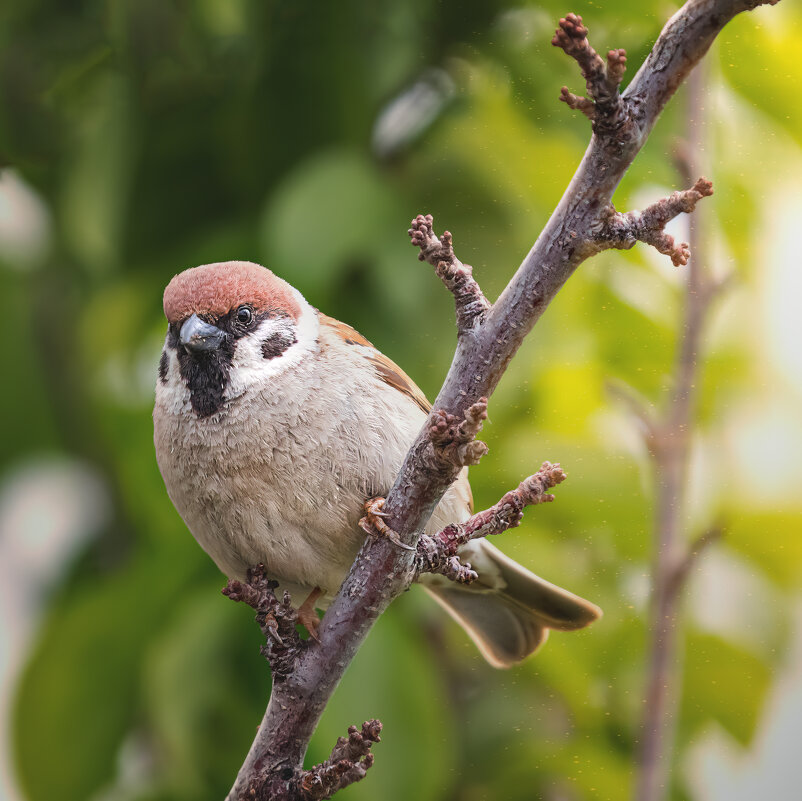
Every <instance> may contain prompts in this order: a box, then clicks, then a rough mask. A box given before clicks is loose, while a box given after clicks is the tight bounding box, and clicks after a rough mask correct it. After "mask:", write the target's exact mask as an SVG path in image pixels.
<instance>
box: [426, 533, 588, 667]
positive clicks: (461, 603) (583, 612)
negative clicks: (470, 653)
mask: <svg viewBox="0 0 802 801" xmlns="http://www.w3.org/2000/svg"><path fill="white" fill-rule="evenodd" d="M460 556H462V557H464V559H465V560H466V561H469V562H470V563H471V565H472V567H473V568H474V570H476V571H477V573H478V574H479V579H478V580H477V581H475V582H474V583H473V584H467V585H462V584H455V583H453V582H448V583H447V584H446V583H442V582H439V581H436V577H434V576H432V577H431V580H427V579H424V580H423V583H424V585H425V586H426V589H427V590H428V591H429V592H430V593H431V594H432V595H433V596H434V597H435V599H436V600H437V601H438V602H439V603H440V605H441V606H443V607H444V608H445V609H446V610H447V611H448V613H449V614H450V615H451V616H452V617H453V618H454V619H455V620H456V621H457V622H458V623H459V624H460V625H461V626H462V627H463V628H464V629H465V631H467V632H468V634H469V635H470V637H471V639H472V640H473V641H474V642H475V643H476V645H477V647H478V648H479V650H480V651H481V652H482V655H483V656H484V657H485V659H487V661H488V662H490V664H491V665H493V666H494V667H510V666H511V665H513V664H514V663H515V662H520V661H521V660H522V659H525V658H526V657H527V656H529V654H531V653H533V652H534V651H536V650H537V648H538V646H540V645H541V644H542V643H543V642H545V640H546V637H547V636H548V630H549V629H558V630H560V631H573V630H575V629H581V628H584V627H585V626H587V625H588V624H590V623H592V622H593V621H594V620H597V619H598V618H599V617H601V614H602V611H601V609H599V607H598V606H596V605H595V604H592V603H590V601H586V600H584V598H580V597H579V596H578V595H574V594H573V593H571V592H568V590H564V589H562V588H560V587H557V586H556V585H554V584H551V583H549V582H548V581H545V580H544V579H542V578H540V576H536V575H535V574H534V573H531V572H530V571H529V570H527V569H526V568H525V567H522V566H521V565H519V564H518V563H517V562H515V561H513V560H512V559H510V558H509V557H508V556H505V555H504V554H503V553H502V552H501V551H499V550H498V549H497V548H495V547H494V546H492V545H491V544H490V543H489V542H487V541H486V540H475V541H474V542H472V543H470V544H469V546H468V547H467V549H466V550H465V551H463V552H461V553H460ZM437 578H439V577H437Z"/></svg>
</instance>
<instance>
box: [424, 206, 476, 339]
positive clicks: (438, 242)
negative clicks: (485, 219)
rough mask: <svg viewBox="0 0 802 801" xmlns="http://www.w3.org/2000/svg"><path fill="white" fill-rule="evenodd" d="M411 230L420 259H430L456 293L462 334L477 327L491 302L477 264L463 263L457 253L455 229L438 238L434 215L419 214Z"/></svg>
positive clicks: (458, 323) (447, 285) (428, 260)
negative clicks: (479, 279) (478, 276)
mask: <svg viewBox="0 0 802 801" xmlns="http://www.w3.org/2000/svg"><path fill="white" fill-rule="evenodd" d="M408 233H409V237H410V239H411V240H412V244H413V245H414V246H415V247H418V248H420V253H419V254H418V259H420V261H427V262H429V264H431V265H432V266H433V267H434V269H435V272H436V273H437V275H438V276H439V278H440V280H441V281H442V282H443V283H444V284H445V285H446V288H447V289H448V291H449V292H451V293H452V294H453V295H454V303H455V305H456V311H457V332H458V334H462V333H464V332H465V331H467V330H469V329H471V328H473V326H475V325H476V324H477V323H479V322H481V320H482V318H483V317H484V316H485V313H486V312H487V310H488V309H489V308H490V302H489V301H488V300H487V298H486V297H485V296H484V295H483V294H482V290H481V289H480V287H479V284H477V283H476V280H475V279H474V277H473V267H471V265H470V264H463V263H462V262H461V261H460V260H459V259H458V258H457V257H456V256H455V255H454V245H453V242H452V238H451V232H450V231H445V232H444V233H443V235H442V236H441V237H439V238H438V237H437V235H436V234H435V233H434V231H433V230H432V215H431V214H426V215H423V214H419V215H418V216H417V217H416V218H415V219H414V220H413V221H412V225H411V227H410V229H409V231H408Z"/></svg>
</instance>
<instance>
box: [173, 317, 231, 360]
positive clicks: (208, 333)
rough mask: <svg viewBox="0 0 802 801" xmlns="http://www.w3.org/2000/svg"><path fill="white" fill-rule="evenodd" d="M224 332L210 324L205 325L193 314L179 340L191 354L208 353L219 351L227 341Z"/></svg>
mask: <svg viewBox="0 0 802 801" xmlns="http://www.w3.org/2000/svg"><path fill="white" fill-rule="evenodd" d="M225 338H226V335H225V332H224V331H221V330H220V329H219V328H217V327H216V326H213V325H209V323H204V322H203V320H201V319H200V317H198V315H197V314H193V315H192V317H190V318H189V319H188V320H187V321H186V322H185V323H184V324H183V325H182V326H181V334H180V335H179V339H180V341H181V344H182V345H183V346H184V347H185V348H186V349H187V350H188V351H189V352H190V353H206V352H208V351H212V350H217V349H218V348H219V347H220V346H221V345H222V344H223V340H225Z"/></svg>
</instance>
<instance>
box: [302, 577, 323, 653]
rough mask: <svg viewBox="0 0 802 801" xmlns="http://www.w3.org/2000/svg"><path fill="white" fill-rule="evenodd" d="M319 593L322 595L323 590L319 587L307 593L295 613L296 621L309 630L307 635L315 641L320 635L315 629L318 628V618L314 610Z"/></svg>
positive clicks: (317, 640) (318, 639) (318, 640)
mask: <svg viewBox="0 0 802 801" xmlns="http://www.w3.org/2000/svg"><path fill="white" fill-rule="evenodd" d="M321 595H323V590H321V589H320V587H315V588H314V589H313V590H312V592H310V593H309V595H308V596H307V598H306V600H305V601H304V602H303V603H302V604H301V605H300V606H299V607H298V613H297V614H298V622H299V623H302V624H303V625H304V627H305V628H306V630H307V631H308V632H309V636H310V637H311V638H312V639H313V640H315V642H320V637H319V636H318V633H317V630H318V629H319V628H320V618H319V617H318V616H317V612H316V611H315V603H316V602H317V600H318V598H320V596H321Z"/></svg>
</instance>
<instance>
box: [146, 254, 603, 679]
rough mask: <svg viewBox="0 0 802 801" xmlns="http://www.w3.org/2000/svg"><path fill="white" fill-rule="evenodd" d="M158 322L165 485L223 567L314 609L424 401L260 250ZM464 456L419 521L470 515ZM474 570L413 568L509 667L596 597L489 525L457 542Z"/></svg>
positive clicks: (359, 534) (585, 616) (178, 279)
mask: <svg viewBox="0 0 802 801" xmlns="http://www.w3.org/2000/svg"><path fill="white" fill-rule="evenodd" d="M164 314H165V316H166V317H167V323H168V327H167V336H166V338H165V341H164V348H163V350H162V354H161V359H160V362H159V371H158V380H157V383H156V399H155V408H154V412H153V421H154V442H155V448H156V457H157V461H158V464H159V469H160V471H161V474H162V477H163V479H164V483H165V486H166V488H167V493H168V494H169V496H170V499H171V500H172V502H173V504H174V505H175V508H176V509H177V510H178V513H179V514H180V515H181V517H182V518H183V520H184V522H185V523H186V525H187V527H188V528H189V530H190V531H191V532H192V534H193V536H194V537H195V539H196V540H197V541H198V543H199V544H200V546H201V547H202V548H203V549H204V550H205V551H206V552H207V553H208V555H209V556H210V557H211V558H212V559H213V560H214V562H215V563H216V565H217V566H218V567H219V568H220V570H221V571H222V572H223V573H224V574H225V575H226V576H228V577H229V578H230V579H235V578H237V579H244V578H245V574H246V571H247V570H248V568H249V567H253V566H254V565H256V564H258V563H263V564H264V565H265V567H266V571H267V574H268V575H269V576H270V577H271V578H273V579H275V580H277V581H278V582H279V584H280V589H281V590H288V591H289V592H290V594H291V596H292V598H293V601H294V602H295V599H300V598H303V597H306V601H305V602H304V603H303V604H301V608H302V609H303V610H304V611H305V612H306V613H307V614H306V617H305V618H304V619H303V620H304V622H305V623H306V624H307V627H308V628H312V629H313V628H314V623H316V622H317V616H316V615H314V614H313V615H312V616H311V617H313V618H314V621H313V622H311V623H310V622H309V621H310V615H309V614H308V613H309V612H310V611H311V612H313V613H314V608H315V607H317V608H319V609H325V608H326V606H327V605H328V603H330V601H331V600H332V599H333V597H334V595H335V594H336V593H337V591H338V589H339V587H340V585H341V584H342V582H343V580H344V578H345V576H346V574H347V573H348V570H349V568H350V566H351V564H352V563H353V561H354V558H355V557H356V554H357V551H358V550H359V547H360V545H361V544H362V541H363V539H364V537H365V532H364V531H363V530H362V529H360V528H359V525H358V521H359V519H360V518H361V517H362V515H363V514H364V504H365V502H366V500H368V499H370V498H374V497H377V496H384V495H386V493H387V492H388V491H389V489H390V487H391V486H392V485H393V482H394V480H395V477H396V474H397V473H398V471H399V469H400V467H401V463H402V461H403V459H404V456H405V455H406V452H407V450H408V449H409V447H410V446H411V444H412V443H413V441H414V440H415V437H416V436H417V434H418V432H419V431H420V429H421V427H422V426H423V423H424V421H425V420H426V418H427V416H428V414H429V410H430V408H431V407H430V404H429V402H428V401H427V400H426V397H425V396H424V395H423V393H422V392H421V390H420V389H418V387H417V386H416V385H415V383H414V382H413V381H412V379H411V378H410V377H409V376H408V375H407V374H406V373H405V372H404V371H403V370H402V369H401V368H400V367H398V366H397V365H396V364H394V363H393V362H392V361H391V360H390V359H388V358H387V357H386V356H385V355H384V354H382V353H380V352H379V351H378V350H377V349H376V348H374V347H373V345H372V344H371V343H370V342H369V341H368V340H367V339H365V338H364V337H363V336H361V335H360V334H359V333H357V332H356V331H355V330H354V329H353V328H351V326H349V325H346V324H345V323H341V322H339V321H338V320H335V319H333V318H332V317H327V316H326V315H325V314H322V313H321V312H319V311H318V310H317V309H315V308H314V307H312V306H311V305H310V304H309V303H307V301H306V300H305V299H304V298H303V296H302V295H301V293H300V292H299V291H298V290H296V289H294V288H293V287H292V286H290V284H288V283H287V282H286V281H284V280H282V279H281V278H279V277H278V276H276V275H274V274H273V273H272V272H270V270H268V269H266V268H265V267H262V266H260V265H258V264H254V263H251V262H243V261H229V262H222V263H218V264H206V265H202V266H200V267H194V268H191V269H188V270H185V271H184V272H182V273H179V274H178V275H176V276H175V277H174V278H173V279H172V280H171V281H170V283H169V284H168V286H167V288H166V290H165V292H164ZM472 507H473V500H472V496H471V488H470V484H469V483H468V475H467V469H465V470H463V471H462V472H461V474H460V475H459V477H458V478H457V480H456V481H455V482H454V483H453V484H452V485H451V487H450V488H449V489H448V491H447V492H446V493H445V495H444V496H443V498H442V500H441V501H440V504H439V505H438V506H437V508H436V510H435V512H434V514H433V516H432V518H431V520H430V521H429V522H428V524H427V525H426V529H425V531H426V533H427V534H430V535H434V534H436V533H437V532H438V531H439V530H441V529H443V528H444V527H445V526H447V525H448V524H450V523H459V522H463V521H464V520H466V519H467V518H468V517H469V516H470V515H471V514H472ZM460 557H461V559H462V560H463V561H467V562H470V564H471V566H472V567H473V569H474V570H475V571H476V572H477V573H478V574H479V578H478V580H476V581H474V582H473V583H471V584H455V583H453V582H450V581H449V580H448V579H446V578H445V577H443V576H438V575H432V574H423V575H421V576H420V578H419V582H420V583H421V584H422V585H423V586H424V587H425V589H426V590H428V592H430V593H431V594H432V595H433V596H434V598H435V599H436V600H437V601H438V602H439V603H440V604H441V605H442V606H443V607H444V608H445V609H446V610H447V611H448V612H449V613H450V614H451V615H452V617H453V618H454V619H455V620H456V621H457V622H458V623H459V624H460V625H462V627H463V628H464V629H465V631H466V632H467V633H468V635H469V636H470V637H471V639H472V640H473V641H474V642H475V643H476V645H477V646H478V648H479V650H480V652H481V653H482V654H483V655H484V657H485V658H486V659H487V661H488V662H490V663H491V664H492V665H494V666H496V667H507V666H510V665H512V664H514V663H515V662H518V661H520V660H522V659H524V658H525V657H526V656H528V655H529V654H531V653H532V652H534V651H535V650H536V649H537V648H538V646H539V645H541V644H542V643H543V642H544V641H545V639H546V636H547V634H548V630H549V629H559V630H563V631H568V630H573V629H579V628H582V627H584V626H586V625H588V624H589V623H591V622H592V621H594V620H596V619H597V618H598V617H599V616H600V615H601V610H600V609H599V608H598V607H597V606H595V605H594V604H592V603H590V602H588V601H585V600H584V599H582V598H580V597H578V596H576V595H574V594H573V593H570V592H568V591H567V590H564V589H561V588H560V587H557V586H555V585H554V584H551V583H549V582H548V581H545V580H544V579H542V578H540V577H539V576H536V575H535V574H534V573H531V572H530V571H529V570H527V569H526V568H524V567H522V566H521V565H519V564H518V563H516V562H515V561H513V560H512V559H510V558H509V557H507V556H505V555H504V554H503V553H502V552H501V551H499V550H498V549H497V548H495V547H494V546H492V545H491V544H490V543H489V542H487V541H486V540H484V539H478V540H472V541H471V542H469V543H468V544H467V545H465V546H464V547H463V548H462V550H461V551H460Z"/></svg>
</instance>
